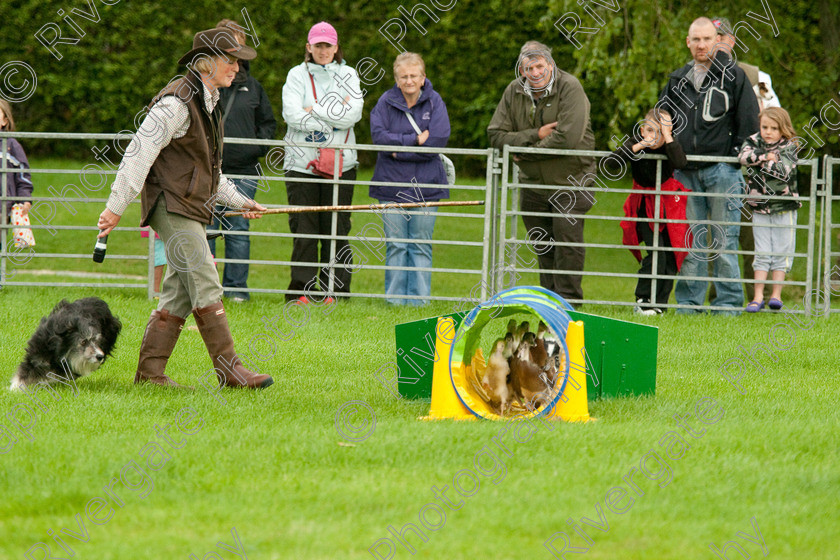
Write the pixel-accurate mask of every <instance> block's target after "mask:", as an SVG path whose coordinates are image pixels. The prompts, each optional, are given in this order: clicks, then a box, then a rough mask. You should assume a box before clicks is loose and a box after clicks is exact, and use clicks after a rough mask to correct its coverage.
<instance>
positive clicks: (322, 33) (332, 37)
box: [306, 21, 338, 45]
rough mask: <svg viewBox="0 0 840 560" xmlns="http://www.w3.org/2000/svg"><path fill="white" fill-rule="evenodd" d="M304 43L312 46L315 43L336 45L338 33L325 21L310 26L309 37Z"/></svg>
mask: <svg viewBox="0 0 840 560" xmlns="http://www.w3.org/2000/svg"><path fill="white" fill-rule="evenodd" d="M306 42H307V43H309V44H310V45H314V44H316V43H329V44H330V45H337V44H338V33H337V32H336V30H335V27H333V26H332V25H330V24H329V23H327V22H326V21H322V22H320V23H316V24H315V25H313V26H312V29H310V30H309V37H308V38H307V40H306Z"/></svg>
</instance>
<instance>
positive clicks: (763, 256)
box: [752, 210, 796, 272]
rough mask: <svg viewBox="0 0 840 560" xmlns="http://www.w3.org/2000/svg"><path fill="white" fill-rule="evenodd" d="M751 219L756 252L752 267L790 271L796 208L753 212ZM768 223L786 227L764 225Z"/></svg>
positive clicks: (794, 242)
mask: <svg viewBox="0 0 840 560" xmlns="http://www.w3.org/2000/svg"><path fill="white" fill-rule="evenodd" d="M752 219H753V235H754V236H755V253H756V254H755V261H753V268H754V269H755V270H765V271H770V270H784V271H785V272H790V267H791V265H792V264H793V256H792V254H793V253H795V252H796V228H795V227H794V226H795V225H796V210H788V211H786V212H779V213H778V214H759V213H758V212H753V215H752ZM770 225H776V226H786V227H782V228H774V227H766V226H770Z"/></svg>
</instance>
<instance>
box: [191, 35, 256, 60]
mask: <svg viewBox="0 0 840 560" xmlns="http://www.w3.org/2000/svg"><path fill="white" fill-rule="evenodd" d="M199 54H206V55H209V56H220V55H222V54H227V55H230V56H232V57H234V58H238V59H239V60H254V59H255V58H257V51H255V50H254V49H252V48H251V47H249V46H247V45H240V44H239V43H238V42H237V41H236V38H235V37H234V36H233V33H232V32H231V30H230V29H226V28H219V27H214V28H213V29H207V30H205V31H199V32H198V33H196V34H195V37H193V46H192V50H191V51H190V52H188V53H187V54H185V55H184V56H182V57H181V58H180V59H179V60H178V64H187V63H188V62H190V61H192V60H193V59H194V58H195V57H196V56H197V55H199Z"/></svg>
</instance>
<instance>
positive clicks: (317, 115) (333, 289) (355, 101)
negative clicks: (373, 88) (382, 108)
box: [283, 21, 364, 303]
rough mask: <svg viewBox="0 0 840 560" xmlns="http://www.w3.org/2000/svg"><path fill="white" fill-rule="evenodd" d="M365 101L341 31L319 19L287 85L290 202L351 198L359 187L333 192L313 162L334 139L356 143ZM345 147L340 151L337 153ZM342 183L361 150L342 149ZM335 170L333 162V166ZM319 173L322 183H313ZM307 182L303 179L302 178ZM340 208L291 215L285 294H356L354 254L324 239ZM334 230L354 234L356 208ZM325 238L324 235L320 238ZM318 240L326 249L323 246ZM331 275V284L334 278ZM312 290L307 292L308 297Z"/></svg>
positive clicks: (347, 200)
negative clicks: (352, 273)
mask: <svg viewBox="0 0 840 560" xmlns="http://www.w3.org/2000/svg"><path fill="white" fill-rule="evenodd" d="M363 104H364V99H363V97H362V93H361V86H360V84H359V76H358V75H357V74H356V71H355V70H354V69H353V68H352V67H351V66H349V65H348V64H347V62H346V61H345V60H344V53H343V52H342V51H341V46H340V45H339V43H338V33H337V32H336V30H335V28H334V27H333V26H332V25H330V24H329V23H327V22H325V21H322V22H320V23H316V24H315V25H313V26H312V29H310V30H309V35H308V36H307V42H306V53H305V55H304V59H303V62H302V63H301V64H299V65H298V66H295V67H294V68H292V69H291V70H289V74H288V76H287V77H286V83H285V85H284V86H283V120H285V121H286V127H287V131H286V137H285V140H286V141H287V142H289V143H290V144H291V145H292V146H294V147H290V148H289V150H288V151H287V154H286V158H285V160H284V169H285V172H286V189H287V194H288V198H289V204H292V205H295V206H330V205H333V204H341V205H346V204H351V203H352V201H353V185H340V186H339V187H338V198H337V199H335V198H334V190H333V184H332V183H330V182H328V181H329V179H325V178H324V175H322V174H319V173H318V172H317V171H318V170H317V169H316V166H315V163H316V162H317V161H318V158H319V156H320V154H319V148H320V149H323V148H329V147H331V146H332V145H334V144H355V143H356V135H355V133H354V132H353V126H354V125H355V124H356V123H357V122H359V120H361V118H362V106H363ZM338 151H339V150H336V152H338ZM340 151H341V155H340V156H339V154H338V153H336V154H335V159H338V160H339V161H340V169H339V170H340V172H341V176H340V177H338V178H340V179H341V180H344V181H353V180H355V179H356V166H357V165H358V164H357V160H356V150H351V149H343V150H340ZM329 168H330V174H331V173H332V165H330V166H329ZM315 179H321V181H318V182H315V181H314V180H315ZM304 181H305V182H304ZM334 214H335V213H328V212H308V213H301V214H289V229H290V230H291V232H292V233H293V234H295V235H298V234H300V235H301V236H299V237H295V239H294V242H293V246H292V261H293V262H296V263H304V264H296V265H292V267H291V276H292V279H291V282H290V283H289V292H290V293H289V294H287V295H286V299H287V300H289V301H291V300H295V299H299V300H301V301H302V302H303V303H308V301H309V300H308V299H307V298H313V297H314V298H316V299H318V300H319V301H323V300H327V301H332V299H331V297H330V296H329V295H324V296H313V295H312V294H313V293H315V292H324V293H327V294H330V293H332V294H334V295H336V294H337V295H338V296H342V297H347V296H349V293H350V268H349V266H350V265H351V264H352V262H353V261H352V253H351V249H350V245H349V243H348V242H347V240H346V239H338V240H336V239H331V240H327V239H323V236H329V235H331V233H332V221H333V216H334ZM337 214H338V216H337V226H338V227H337V228H336V232H335V235H336V236H339V237H342V236H343V237H346V236H347V235H348V234H349V233H350V214H349V213H348V212H338V213H337ZM319 236H321V237H319ZM319 244H320V247H319ZM309 263H311V264H309ZM331 275H332V286H330V276H331ZM303 294H306V295H303Z"/></svg>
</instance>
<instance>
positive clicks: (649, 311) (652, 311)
mask: <svg viewBox="0 0 840 560" xmlns="http://www.w3.org/2000/svg"><path fill="white" fill-rule="evenodd" d="M636 303H637V304H641V303H643V304H645V305H650V302H649V301H648V300H646V299H643V298H639V299H637V300H636ZM633 312H634V313H638V314H639V315H644V316H645V317H653V316H654V315H662V310H661V309H657V308H655V307H644V308H642V307H641V306H639V305H636V307H634V308H633Z"/></svg>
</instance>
